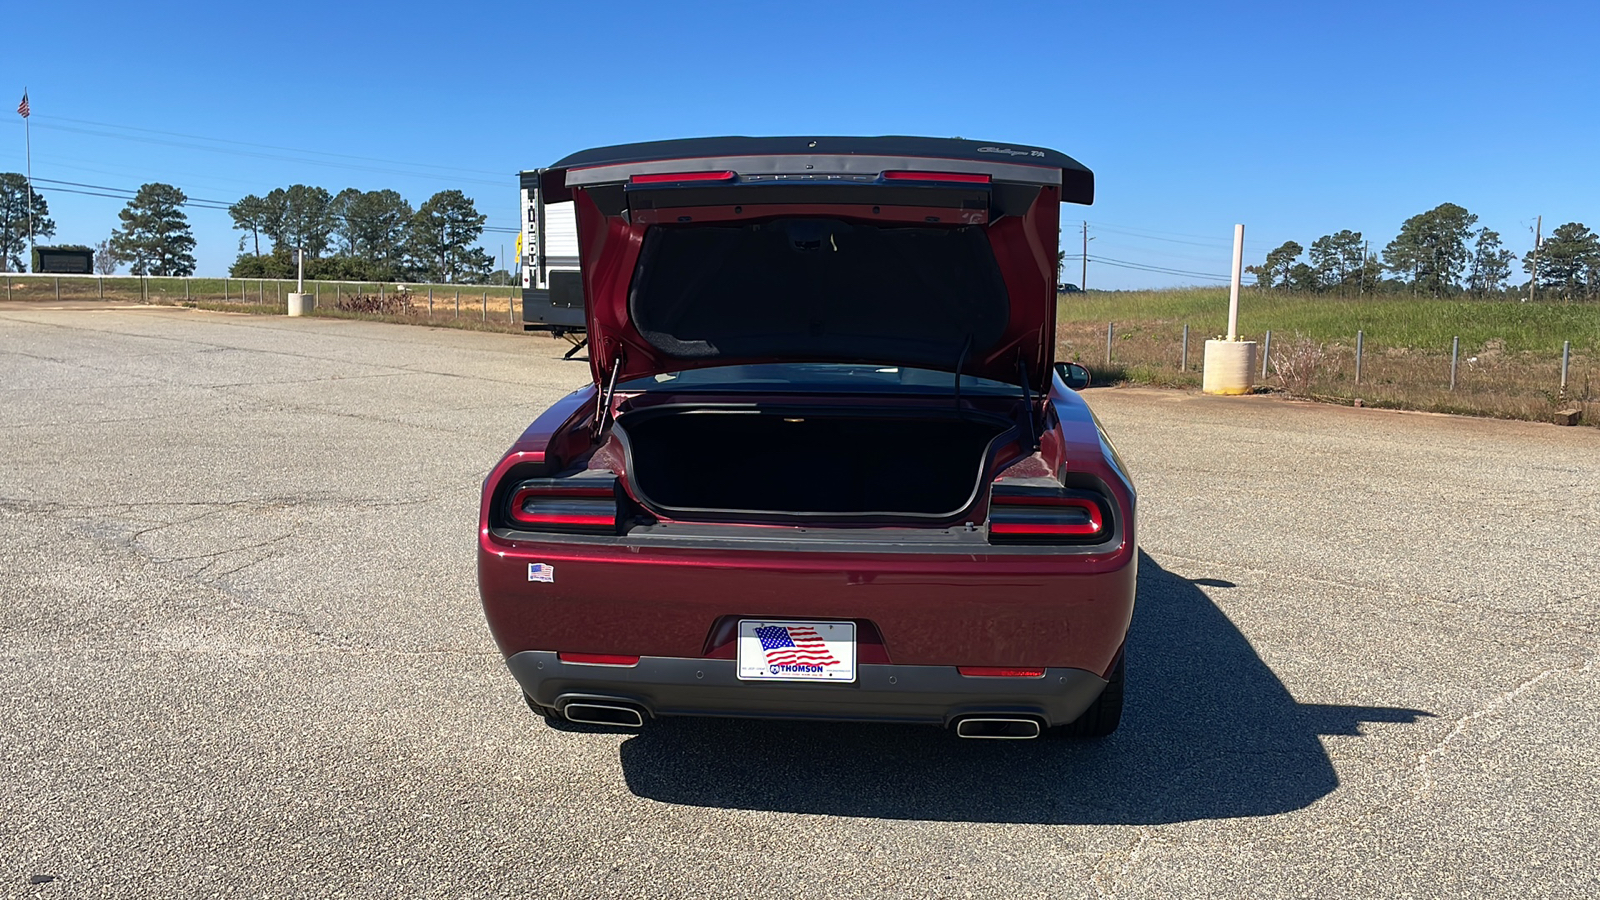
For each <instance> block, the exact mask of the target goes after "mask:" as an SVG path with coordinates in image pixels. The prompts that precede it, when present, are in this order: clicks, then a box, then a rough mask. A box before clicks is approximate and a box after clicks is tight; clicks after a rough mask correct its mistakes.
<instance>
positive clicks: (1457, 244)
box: [1383, 203, 1478, 297]
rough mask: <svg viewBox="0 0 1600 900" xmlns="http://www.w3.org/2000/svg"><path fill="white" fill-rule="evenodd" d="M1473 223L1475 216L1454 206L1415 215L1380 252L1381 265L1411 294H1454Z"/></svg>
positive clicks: (1446, 204)
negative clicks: (1408, 288) (1406, 284)
mask: <svg viewBox="0 0 1600 900" xmlns="http://www.w3.org/2000/svg"><path fill="white" fill-rule="evenodd" d="M1477 221H1478V217H1477V216H1475V215H1473V214H1472V213H1469V212H1467V211H1466V209H1464V208H1462V207H1460V206H1457V205H1455V204H1454V203H1441V204H1440V205H1438V206H1436V207H1434V208H1433V209H1430V210H1428V211H1427V212H1425V213H1418V214H1417V215H1414V216H1412V217H1411V218H1409V219H1407V220H1406V221H1405V223H1404V224H1402V225H1401V226H1400V233H1399V234H1398V235H1396V236H1395V239H1394V240H1392V241H1390V242H1389V246H1387V247H1385V248H1383V262H1384V265H1385V266H1386V267H1387V268H1388V269H1389V271H1391V272H1393V273H1395V274H1396V275H1398V276H1400V278H1401V280H1403V281H1406V282H1407V283H1409V284H1410V285H1411V290H1412V293H1419V292H1420V293H1428V294H1432V295H1433V296H1435V297H1438V296H1440V295H1443V294H1446V293H1450V292H1452V291H1454V290H1457V289H1458V288H1459V287H1460V283H1461V275H1462V273H1463V272H1464V271H1465V270H1466V267H1467V262H1468V259H1469V257H1470V254H1469V253H1468V251H1467V237H1468V236H1469V235H1471V233H1472V231H1471V229H1472V226H1473V224H1474V223H1476V222H1477Z"/></svg>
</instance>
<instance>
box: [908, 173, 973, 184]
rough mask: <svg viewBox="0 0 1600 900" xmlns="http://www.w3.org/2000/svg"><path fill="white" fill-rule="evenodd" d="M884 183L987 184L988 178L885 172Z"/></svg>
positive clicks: (964, 175) (963, 175)
mask: <svg viewBox="0 0 1600 900" xmlns="http://www.w3.org/2000/svg"><path fill="white" fill-rule="evenodd" d="M883 180H884V181H954V182H959V183H961V184H988V183H989V176H988V175H980V174H978V173H976V172H885V173H883Z"/></svg>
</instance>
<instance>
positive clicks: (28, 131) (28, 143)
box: [22, 87, 33, 272]
mask: <svg viewBox="0 0 1600 900" xmlns="http://www.w3.org/2000/svg"><path fill="white" fill-rule="evenodd" d="M22 99H23V100H27V99H28V89H27V88H26V87H24V88H23V89H22ZM28 112H29V113H30V115H26V116H23V117H22V141H23V147H24V156H25V158H26V160H27V171H28V196H26V197H24V198H23V200H22V205H23V206H26V207H27V208H28V271H29V272H32V271H33V122H32V121H30V120H31V119H32V118H33V116H32V115H31V113H32V112H33V110H32V108H31V107H30V108H29V110H28Z"/></svg>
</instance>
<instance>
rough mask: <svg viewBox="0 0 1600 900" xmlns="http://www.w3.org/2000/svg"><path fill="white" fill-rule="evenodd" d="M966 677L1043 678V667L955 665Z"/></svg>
mask: <svg viewBox="0 0 1600 900" xmlns="http://www.w3.org/2000/svg"><path fill="white" fill-rule="evenodd" d="M956 671H957V672H960V673H961V674H962V675H965V676H967V677H968V678H1043V677H1044V670H1043V669H1017V668H1012V667H1010V666H956Z"/></svg>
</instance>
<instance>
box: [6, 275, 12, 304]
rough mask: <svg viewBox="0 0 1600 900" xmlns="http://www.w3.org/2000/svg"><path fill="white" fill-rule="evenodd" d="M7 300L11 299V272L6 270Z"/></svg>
mask: <svg viewBox="0 0 1600 900" xmlns="http://www.w3.org/2000/svg"><path fill="white" fill-rule="evenodd" d="M6 299H7V300H10V299H11V270H10V269H7V270H6Z"/></svg>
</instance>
